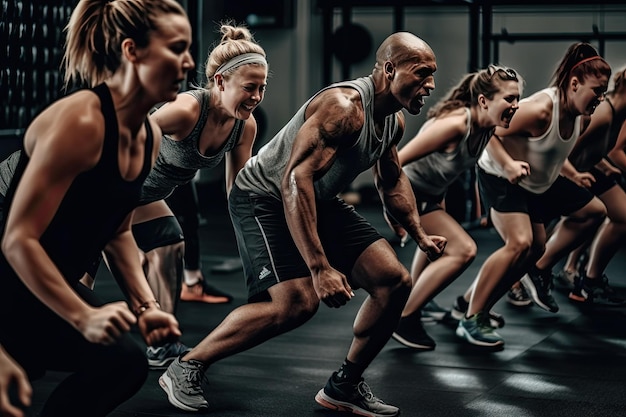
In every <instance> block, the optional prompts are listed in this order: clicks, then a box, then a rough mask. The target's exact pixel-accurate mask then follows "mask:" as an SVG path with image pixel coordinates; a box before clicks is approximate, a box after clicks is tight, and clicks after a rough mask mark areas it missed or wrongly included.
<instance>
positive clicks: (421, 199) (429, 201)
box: [411, 184, 446, 216]
mask: <svg viewBox="0 0 626 417" xmlns="http://www.w3.org/2000/svg"><path fill="white" fill-rule="evenodd" d="M411 188H412V189H413V194H415V202H416V203H417V213H418V214H419V215H420V216H423V215H424V214H428V213H431V212H433V211H437V210H443V207H442V206H441V203H442V202H443V199H444V198H445V197H446V195H445V193H444V194H439V195H432V194H428V193H424V192H422V191H420V190H419V189H417V188H416V187H415V186H413V184H411Z"/></svg>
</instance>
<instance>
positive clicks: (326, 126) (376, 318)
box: [159, 32, 446, 416]
mask: <svg viewBox="0 0 626 417" xmlns="http://www.w3.org/2000/svg"><path fill="white" fill-rule="evenodd" d="M436 70H437V63H436V60H435V54H434V53H433V51H432V49H431V48H430V47H429V46H428V44H427V43H426V42H424V41H423V40H421V39H420V38H418V37H416V36H415V35H413V34H411V33H408V32H400V33H395V34H393V35H391V36H389V37H388V38H387V39H386V40H385V41H384V42H383V43H382V44H381V46H380V47H379V49H378V51H377V53H376V64H375V66H374V70H373V71H372V74H371V75H369V76H367V77H362V78H357V79H354V80H351V81H345V82H340V83H336V84H333V85H331V86H329V87H327V88H324V89H322V90H321V91H319V92H318V93H316V94H315V95H314V96H313V97H311V98H310V99H309V100H308V101H307V102H306V103H305V104H304V105H303V106H302V107H301V108H300V109H299V110H298V112H297V113H296V114H295V116H294V117H293V118H292V119H291V120H290V121H289V122H288V123H287V125H286V126H285V127H284V128H283V129H282V130H281V131H280V132H279V133H278V134H277V135H276V136H275V137H274V138H273V139H272V140H271V141H269V143H267V144H266V145H265V146H264V147H263V148H262V149H261V150H260V151H259V152H258V154H257V155H256V156H254V157H253V158H252V159H250V160H249V161H248V163H247V164H246V166H245V167H244V168H243V169H242V170H241V171H240V172H239V174H238V175H237V178H236V180H235V185H234V187H233V189H232V191H231V193H230V196H229V208H230V213H231V216H232V220H233V225H234V228H235V234H236V236H237V243H238V246H239V252H240V255H241V258H242V261H243V264H244V273H245V276H246V282H247V286H248V300H249V303H248V304H246V305H244V306H241V307H239V308H237V309H235V310H234V311H233V312H232V313H231V314H229V315H228V316H227V317H226V318H225V319H224V321H223V322H222V323H221V324H220V325H219V326H218V327H217V328H216V329H215V330H213V331H212V332H211V333H210V334H209V335H208V336H206V337H205V338H204V340H202V341H201V342H200V343H199V344H198V345H197V346H196V347H194V348H193V349H192V350H191V351H190V352H188V353H187V354H185V355H183V356H182V357H180V358H179V359H177V360H175V361H174V362H173V363H172V364H171V365H170V367H169V368H168V369H167V370H166V371H165V373H164V374H163V375H162V376H161V378H160V380H159V382H160V384H161V386H162V387H163V389H164V390H165V391H166V393H167V395H168V398H169V400H170V402H171V403H172V404H173V405H175V406H176V407H178V408H181V409H183V410H188V411H194V410H202V409H205V408H207V407H208V404H207V402H206V400H205V398H204V395H203V392H202V387H201V380H202V378H187V377H186V376H187V375H190V374H191V375H196V376H198V375H200V376H202V375H203V374H204V373H205V371H206V370H207V368H208V366H210V365H211V364H212V363H214V362H216V361H217V360H219V359H222V358H225V357H228V356H230V355H233V354H235V353H237V352H241V351H243V350H246V349H249V348H252V347H254V346H256V345H258V344H260V343H262V342H264V341H266V340H268V339H270V338H272V337H275V336H277V335H279V334H282V333H285V332H287V331H290V330H292V329H294V328H296V327H298V326H300V325H302V324H303V323H305V322H306V321H308V320H309V319H310V318H311V317H313V315H314V314H315V313H316V311H317V310H318V307H319V305H320V302H323V303H324V304H326V305H327V306H328V307H330V308H339V307H341V306H343V305H345V304H346V303H348V302H350V300H351V299H352V297H354V292H353V291H354V290H356V289H358V288H361V289H363V290H365V291H367V293H368V294H369V296H368V297H367V299H366V300H365V301H364V303H363V305H362V306H361V308H360V311H359V313H358V315H357V317H356V320H355V322H354V326H353V332H354V338H353V342H352V345H351V346H350V349H349V351H348V354H347V356H346V359H345V361H344V362H343V364H342V365H341V366H340V368H339V370H338V371H336V372H334V373H333V374H332V376H331V377H330V378H329V380H328V382H327V383H326V386H325V387H324V388H322V389H321V390H320V391H319V392H318V393H317V395H316V397H315V400H316V401H317V402H318V403H319V404H321V405H322V406H324V407H327V408H330V409H334V410H341V411H347V412H352V413H355V414H359V415H364V416H395V415H397V414H398V413H399V409H398V407H394V406H392V405H388V404H385V403H384V402H383V401H381V400H380V399H378V398H376V397H375V396H374V395H372V394H371V390H370V388H369V387H368V385H367V384H366V383H365V381H364V379H363V376H362V375H363V373H364V371H365V369H366V368H367V367H368V366H369V364H370V363H371V362H372V360H373V359H374V358H375V357H376V355H377V354H378V353H379V352H380V350H381V349H382V348H383V346H385V344H386V343H387V341H388V340H389V338H390V337H391V334H392V332H393V330H394V329H395V328H396V325H397V323H398V320H399V318H400V313H401V311H402V308H403V306H404V304H405V302H406V300H407V298H408V295H409V292H410V290H411V277H410V275H409V272H408V271H407V269H406V268H405V267H404V266H403V265H402V263H401V262H400V261H399V260H398V258H397V256H396V253H395V252H394V250H393V248H392V247H391V246H390V245H389V243H388V242H387V241H386V240H385V239H384V238H383V237H382V236H381V235H380V234H379V233H378V232H377V231H376V230H375V229H374V228H373V227H372V226H371V225H370V224H369V223H368V222H367V220H366V219H365V218H363V217H362V216H361V215H359V214H358V213H357V212H356V211H355V209H354V207H352V206H349V205H348V204H346V203H345V202H344V201H343V200H341V199H340V198H339V197H338V194H339V193H340V192H341V191H342V190H344V189H345V188H346V187H348V186H349V185H350V183H351V182H352V181H353V180H354V179H355V178H356V177H357V176H358V175H359V174H360V173H362V172H363V171H365V170H367V169H372V171H373V174H374V178H375V183H376V186H377V188H378V190H379V193H380V197H381V200H382V202H383V205H384V207H385V208H386V210H387V211H388V212H389V213H390V214H391V215H392V216H393V217H394V218H395V219H396V220H397V221H398V222H399V223H400V224H402V226H403V227H404V228H405V229H406V230H407V231H408V233H409V234H410V235H411V237H412V238H414V239H415V241H416V242H417V243H418V245H419V247H420V248H421V249H422V250H423V251H424V252H425V253H426V254H427V255H428V257H429V258H430V259H436V258H437V257H439V256H440V255H441V252H442V250H443V248H444V246H445V242H446V240H445V238H443V237H440V236H427V235H426V234H425V232H424V230H423V229H422V227H421V225H420V220H419V216H418V214H417V209H416V206H415V197H414V196H413V192H412V189H411V186H410V184H409V181H408V179H407V178H406V177H405V175H404V173H403V172H402V167H401V166H400V163H399V161H398V155H397V148H396V147H397V144H398V142H399V141H400V139H401V138H402V135H403V133H404V125H405V122H404V117H403V113H402V111H401V110H402V109H405V110H406V111H408V112H409V113H410V114H418V113H419V112H420V110H421V108H422V106H423V105H424V97H426V96H428V95H430V92H431V91H432V90H433V89H434V88H435V81H434V78H433V74H434V72H435V71H436Z"/></svg>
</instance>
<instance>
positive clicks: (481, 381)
mask: <svg viewBox="0 0 626 417" xmlns="http://www.w3.org/2000/svg"><path fill="white" fill-rule="evenodd" d="M357 210H359V211H360V212H361V213H362V214H363V215H364V216H365V217H366V218H368V220H370V221H371V222H372V224H373V225H374V226H375V227H378V228H379V230H380V231H381V233H383V235H384V236H385V237H387V238H389V239H390V240H391V241H392V243H393V245H394V248H395V249H396V251H397V252H398V255H399V257H400V259H401V260H402V261H403V262H404V263H405V265H407V267H408V266H410V262H411V259H412V256H413V253H414V251H415V248H416V245H415V243H413V242H411V243H409V244H408V245H407V246H406V247H404V248H400V247H399V245H397V244H396V243H395V242H394V241H393V237H392V235H391V233H390V232H389V230H388V228H387V227H386V224H385V223H384V220H383V218H382V215H381V209H380V205H371V204H361V205H358V206H357ZM203 217H204V219H205V221H204V222H203V225H202V226H201V238H202V253H203V255H202V259H203V262H204V263H205V266H206V269H207V271H208V272H207V274H208V277H207V279H208V281H209V282H211V283H212V284H214V285H215V286H217V287H219V288H221V289H223V290H225V291H228V292H230V293H231V294H233V295H234V297H235V298H234V301H233V302H232V303H230V304H221V305H216V304H197V303H188V302H183V303H181V305H180V306H179V311H178V314H177V316H178V320H179V322H180V324H181V327H182V330H183V337H182V341H183V342H184V343H185V344H187V345H190V346H193V345H194V344H195V343H197V342H198V341H199V340H201V339H202V338H203V337H204V335H205V334H207V333H208V332H209V331H211V330H212V329H213V328H214V327H215V326H217V325H218V324H219V322H220V321H221V320H222V318H223V317H225V316H226V315H227V314H228V313H229V312H230V311H231V310H232V309H233V308H235V307H237V306H238V305H241V304H243V303H244V302H245V300H246V291H245V285H244V281H243V278H242V272H241V270H240V269H239V268H237V267H236V265H237V260H238V257H237V248H236V244H235V239H234V236H233V232H232V227H231V226H230V220H229V218H228V216H227V212H226V208H225V206H219V207H215V208H213V209H210V210H208V211H207V212H205V213H203ZM471 234H472V236H473V237H474V238H475V240H476V242H477V243H478V250H479V253H478V257H477V258H476V260H475V261H474V263H473V264H472V265H471V266H470V267H469V268H468V269H467V270H466V271H465V273H463V275H462V276H461V277H460V278H459V279H457V280H456V281H455V282H453V283H452V284H451V285H450V286H449V287H448V288H447V289H446V290H445V291H444V292H443V293H441V294H440V295H439V296H438V297H437V298H436V301H437V302H438V303H439V304H440V305H441V306H444V307H447V308H449V307H451V306H452V303H453V301H454V299H455V298H456V296H458V295H460V294H462V293H463V292H464V291H465V289H466V288H467V286H468V285H469V284H470V282H471V280H472V279H473V278H474V276H475V275H476V273H477V271H478V269H479V268H480V266H481V264H482V261H483V260H484V259H485V258H486V257H487V256H488V255H489V254H490V253H491V252H492V251H493V250H495V249H496V248H498V247H499V246H500V239H499V237H498V235H497V234H496V233H495V231H494V230H492V229H481V228H477V229H473V230H471ZM624 254H625V253H624V250H621V251H620V252H619V253H618V254H617V255H616V257H615V258H614V260H613V261H612V262H611V264H610V265H609V268H608V270H607V275H608V276H609V278H610V280H611V283H612V284H613V286H614V287H616V288H617V289H618V290H620V291H622V292H626V278H625V277H624V272H623V271H624V270H626V258H625V257H624ZM233 261H234V262H233ZM233 263H234V265H235V267H234V268H231V270H230V271H229V270H228V269H229V268H226V270H222V271H218V270H219V269H220V267H221V266H224V265H226V266H228V267H232V264H233ZM211 271H212V272H211ZM95 291H96V292H97V293H99V294H100V295H101V297H102V298H104V299H106V300H119V299H122V298H121V293H120V292H119V290H118V289H117V286H116V284H115V283H114V281H113V279H112V278H111V277H110V276H109V275H108V272H107V271H106V270H105V269H104V268H101V269H100V271H99V273H98V277H97V282H96V288H95ZM555 292H556V294H555V297H556V299H557V301H558V302H559V305H560V307H561V309H560V311H559V312H558V313H556V314H552V313H548V312H545V311H544V310H541V309H540V308H538V307H536V306H531V307H526V308H519V307H513V306H511V305H509V304H508V303H506V301H505V300H501V301H500V302H499V303H498V304H497V305H496V308H495V310H496V311H498V312H499V313H501V314H503V315H504V317H505V319H506V326H505V327H504V328H502V329H500V330H499V333H500V334H501V335H502V336H503V337H504V339H505V342H506V345H505V348H504V350H502V351H499V352H485V351H483V350H480V349H477V348H473V347H470V346H467V345H465V344H464V343H463V342H462V341H461V340H459V339H458V338H457V337H456V336H455V334H454V327H453V326H450V325H445V324H430V325H427V326H426V329H427V331H428V333H429V334H430V335H431V336H432V337H433V338H434V339H435V340H436V342H437V347H436V349H435V350H434V351H430V352H416V351H413V350H411V349H408V348H406V347H404V346H402V345H400V344H399V343H397V342H396V341H394V340H390V341H389V343H388V344H387V345H386V347H385V348H384V349H383V351H382V352H381V353H380V355H379V356H378V357H377V358H376V360H375V361H374V363H373V364H372V365H371V366H370V368H369V369H368V370H367V371H366V373H365V375H364V376H365V379H366V381H367V382H368V383H369V385H370V386H371V387H372V390H373V392H374V394H375V395H376V396H378V397H380V398H382V399H384V400H385V401H386V402H388V403H390V404H394V405H397V406H398V407H400V408H401V410H402V412H401V415H402V416H405V417H415V416H424V417H444V416H455V417H458V416H498V417H500V416H507V417H508V416H515V417H517V416H520V417H521V416H541V417H548V416H559V417H563V416H567V417H575V416H581V417H583V416H584V417H596V416H598V417H599V416H602V417H604V416H606V417H617V416H626V355H625V354H624V352H625V348H626V326H625V324H626V307H623V308H613V309H605V310H593V311H583V310H581V309H580V308H579V307H578V306H575V305H572V304H571V303H570V302H569V301H568V299H567V293H566V291H565V289H564V288H560V287H558V286H557V288H556V289H555ZM356 294H357V296H356V298H355V299H353V300H352V301H351V302H350V303H348V305H346V306H344V307H342V308H340V309H329V308H327V307H325V306H323V305H322V306H321V307H320V310H319V312H318V314H317V315H316V316H315V317H314V318H313V319H312V320H311V321H309V322H308V323H306V324H305V325H303V326H301V327H300V328H298V329H296V330H293V331H291V332H290V333H287V334H285V335H282V336H279V337H277V338H274V339H272V340H270V341H268V342H266V343H264V344H262V345H260V346H258V347H255V348H253V349H250V350H248V351H246V352H243V353H240V354H238V355H235V356H233V357H230V358H227V359H225V360H222V361H220V362H218V363H216V364H214V365H213V366H212V367H211V368H210V369H209V371H208V372H207V384H206V385H205V394H206V397H207V399H208V401H209V404H210V407H211V408H210V410H209V412H208V413H207V414H208V415H214V416H219V417H253V416H255V417H256V416H258V417H283V416H284V417H322V416H326V417H340V416H343V415H346V414H345V413H338V412H332V411H329V410H326V409H324V408H322V407H321V406H319V405H318V404H317V403H316V402H315V401H314V396H315V394H316V393H317V391H318V390H319V389H320V388H321V387H323V385H324V384H325V383H326V380H327V379H328V377H329V376H330V374H331V373H332V372H333V371H334V370H336V369H337V368H338V366H339V365H340V364H341V361H342V360H343V359H344V357H345V354H346V352H347V349H348V346H349V343H350V341H351V325H352V322H353V320H354V317H355V315H356V312H357V310H358V308H359V306H360V303H361V301H362V300H363V299H364V298H365V293H364V292H363V291H362V290H361V291H357V292H356ZM43 352H45V347H44V350H43ZM161 373H162V371H156V370H155V371H151V372H150V375H149V377H148V380H147V382H146V384H145V386H144V387H143V388H142V389H141V391H140V392H139V393H137V394H136V395H135V396H134V397H133V398H132V399H130V400H129V401H127V402H126V403H124V404H123V405H122V406H120V407H119V408H118V410H116V411H115V412H114V413H113V414H112V416H116V417H130V416H142V417H147V416H188V415H189V414H190V413H186V412H183V411H180V410H178V409H176V408H174V407H173V406H171V405H170V404H169V403H168V401H167V398H166V396H165V394H164V392H163V391H162V390H161V388H160V387H159V385H158V382H157V380H158V377H159V376H160V375H161ZM63 377H64V375H63V374H61V373H49V374H48V375H47V376H46V377H45V378H43V379H41V380H39V381H36V382H35V383H34V389H35V393H34V404H33V407H31V410H30V414H29V415H30V416H35V415H37V412H38V410H39V408H40V407H41V405H42V404H43V401H44V400H45V398H46V397H47V395H48V394H49V393H50V391H51V390H52V389H53V387H54V386H55V385H56V384H57V383H58V381H59V380H60V379H62V378H63ZM120 378H123V375H120ZM85 417H88V416H85Z"/></svg>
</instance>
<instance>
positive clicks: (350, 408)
mask: <svg viewBox="0 0 626 417" xmlns="http://www.w3.org/2000/svg"><path fill="white" fill-rule="evenodd" d="M315 402H317V403H318V404H319V405H321V406H322V407H325V408H328V409H329V410H335V411H347V412H349V413H353V414H358V415H360V416H366V417H393V416H397V415H399V414H400V412H399V411H398V412H397V413H394V414H378V413H374V412H372V411H367V410H364V409H362V408H361V407H359V406H356V405H354V404H352V403H347V402H344V401H337V400H335V399H333V398H330V397H329V396H328V395H326V393H325V392H324V388H322V389H321V390H319V392H318V393H317V395H315Z"/></svg>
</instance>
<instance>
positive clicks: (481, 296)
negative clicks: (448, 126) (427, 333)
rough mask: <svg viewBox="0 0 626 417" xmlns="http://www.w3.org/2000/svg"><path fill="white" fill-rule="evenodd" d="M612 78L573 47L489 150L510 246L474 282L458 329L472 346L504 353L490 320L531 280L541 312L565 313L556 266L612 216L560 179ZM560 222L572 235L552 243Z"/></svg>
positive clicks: (482, 175)
mask: <svg viewBox="0 0 626 417" xmlns="http://www.w3.org/2000/svg"><path fill="white" fill-rule="evenodd" d="M610 74H611V69H610V67H609V65H608V64H607V63H606V61H605V60H604V59H603V58H602V57H600V56H599V55H598V53H597V51H596V50H595V49H594V48H593V46H591V45H589V44H587V43H577V44H573V45H571V46H570V47H569V48H568V50H567V52H566V53H565V56H564V57H563V59H562V60H561V62H560V64H559V66H558V67H557V70H556V71H555V74H554V77H553V83H552V85H551V87H549V88H547V89H544V90H541V91H539V92H537V93H535V94H533V95H532V96H530V97H528V98H527V99H524V100H522V101H521V102H520V105H519V110H518V111H517V114H516V115H515V118H514V119H513V120H512V122H511V125H510V126H509V127H508V128H501V127H498V128H496V131H495V137H496V138H497V140H492V141H491V142H490V143H489V145H488V146H487V149H486V151H485V152H483V155H482V157H481V159H480V160H479V162H478V166H479V169H478V182H479V187H480V192H481V198H482V199H483V201H484V203H485V209H486V210H488V214H489V217H490V220H491V222H492V223H493V225H494V227H495V229H496V230H497V232H498V233H499V234H500V236H501V237H502V240H503V242H504V246H502V247H501V248H500V249H498V250H496V251H495V252H494V253H493V254H492V255H491V256H489V257H488V258H487V259H486V260H485V262H484V263H483V265H482V267H481V268H480V271H479V273H478V276H477V277H476V279H475V282H474V285H473V292H472V297H471V299H470V304H469V307H468V309H467V312H466V314H465V316H464V317H463V318H462V319H461V321H459V326H458V328H457V335H458V336H459V337H461V338H462V339H464V340H465V341H467V342H469V343H471V344H473V345H477V346H485V347H491V348H502V347H503V346H504V340H503V339H502V337H500V336H499V335H498V334H497V333H495V332H494V331H493V328H491V326H490V323H489V320H488V314H487V313H488V312H489V311H490V309H491V307H492V306H493V305H494V304H495V303H496V302H497V301H498V300H499V299H500V298H501V297H502V296H503V295H504V294H505V293H506V291H507V290H508V289H509V288H510V287H511V285H512V284H513V283H514V282H516V281H517V280H519V279H520V277H522V275H524V274H525V273H526V272H529V274H526V275H524V277H523V279H522V283H523V284H524V286H525V288H526V290H527V291H528V293H529V295H530V296H531V297H532V299H533V301H534V302H535V304H537V305H538V306H540V307H542V308H544V309H545V310H548V311H551V312H556V311H558V304H557V303H556V301H555V300H554V297H553V296H552V294H551V291H550V289H551V287H552V281H551V277H550V269H551V265H553V262H554V263H555V262H556V261H558V259H559V258H560V257H561V256H563V255H564V254H566V253H567V252H568V251H569V250H571V249H573V248H574V247H576V246H577V245H578V244H580V242H582V241H583V240H584V239H585V237H586V236H588V235H590V234H592V233H593V232H594V231H595V230H596V229H597V227H598V225H599V224H600V222H601V221H602V219H603V217H604V215H605V214H606V210H605V207H604V205H603V204H602V202H601V201H600V200H598V199H597V198H595V197H593V195H592V194H591V193H589V192H588V191H587V190H585V189H583V188H582V187H579V184H575V183H573V182H571V181H569V180H567V179H565V178H564V177H562V176H559V171H560V169H561V168H562V166H563V165H564V164H566V163H567V156H568V154H569V152H570V150H571V149H572V147H573V145H574V144H575V142H576V139H577V138H578V135H579V134H580V133H581V132H582V131H584V127H585V126H586V124H587V123H588V119H589V116H590V115H591V113H593V111H594V109H595V107H596V106H597V105H598V104H599V103H600V102H601V100H602V99H603V98H604V93H605V91H606V89H607V86H608V80H609V77H610ZM561 215H568V216H569V217H568V220H567V224H566V227H564V228H563V229H562V230H561V231H560V233H557V234H554V235H552V237H551V239H550V240H549V241H548V242H546V229H545V224H546V223H547V222H548V221H550V220H552V219H553V218H555V217H559V216H561ZM544 249H545V255H544V256H543V257H542V256H541V255H542V254H543V252H544ZM539 258H541V259H539ZM537 260H539V262H537V264H536V265H535V262H536V261H537Z"/></svg>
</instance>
